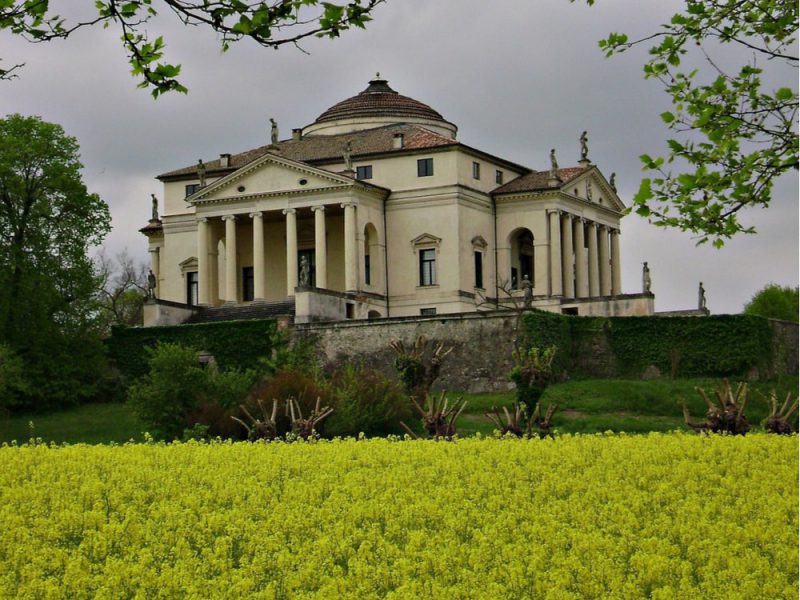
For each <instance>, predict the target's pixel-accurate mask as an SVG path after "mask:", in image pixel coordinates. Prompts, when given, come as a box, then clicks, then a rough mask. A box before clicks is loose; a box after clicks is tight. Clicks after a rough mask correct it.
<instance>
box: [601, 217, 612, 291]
mask: <svg viewBox="0 0 800 600" xmlns="http://www.w3.org/2000/svg"><path fill="white" fill-rule="evenodd" d="M599 234H600V235H599V238H600V239H599V249H600V251H599V255H600V295H601V296H610V295H611V265H610V263H609V262H608V228H607V227H606V226H605V225H600V232H599Z"/></svg>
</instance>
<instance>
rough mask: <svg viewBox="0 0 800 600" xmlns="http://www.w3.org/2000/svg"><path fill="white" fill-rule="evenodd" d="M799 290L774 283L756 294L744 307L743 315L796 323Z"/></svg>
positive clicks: (799, 301)
mask: <svg viewBox="0 0 800 600" xmlns="http://www.w3.org/2000/svg"><path fill="white" fill-rule="evenodd" d="M798 313H800V288H797V287H793V288H792V287H789V286H786V287H783V286H780V285H777V284H775V283H770V284H768V285H766V286H764V288H763V289H761V290H759V291H758V292H756V293H755V294H754V295H753V297H752V298H751V299H750V302H748V303H747V304H746V305H745V307H744V314H746V315H759V316H761V317H768V318H770V319H783V320H784V321H794V322H795V323H797V322H798Z"/></svg>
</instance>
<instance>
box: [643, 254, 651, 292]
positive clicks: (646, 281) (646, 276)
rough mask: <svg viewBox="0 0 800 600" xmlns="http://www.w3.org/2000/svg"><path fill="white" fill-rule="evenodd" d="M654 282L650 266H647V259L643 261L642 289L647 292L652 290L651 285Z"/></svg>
mask: <svg viewBox="0 0 800 600" xmlns="http://www.w3.org/2000/svg"><path fill="white" fill-rule="evenodd" d="M652 285H653V282H652V281H651V279H650V267H648V266H647V261H644V262H643V263H642V291H643V292H644V293H645V294H647V293H649V292H650V286H652Z"/></svg>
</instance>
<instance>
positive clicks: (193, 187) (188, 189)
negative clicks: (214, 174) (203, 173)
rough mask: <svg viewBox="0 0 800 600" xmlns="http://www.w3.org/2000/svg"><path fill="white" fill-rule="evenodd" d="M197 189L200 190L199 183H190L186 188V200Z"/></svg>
mask: <svg viewBox="0 0 800 600" xmlns="http://www.w3.org/2000/svg"><path fill="white" fill-rule="evenodd" d="M199 189H200V184H199V183H190V184H189V185H187V186H186V197H187V198H188V197H189V196H191V195H192V194H194V193H195V192H196V191H197V190H199Z"/></svg>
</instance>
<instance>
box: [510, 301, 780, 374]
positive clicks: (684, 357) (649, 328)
mask: <svg viewBox="0 0 800 600" xmlns="http://www.w3.org/2000/svg"><path fill="white" fill-rule="evenodd" d="M523 331H524V334H525V337H524V340H525V344H526V345H527V347H532V346H539V347H546V346H550V345H555V346H557V347H558V348H559V354H560V355H561V360H562V362H561V363H560V366H562V367H563V368H566V369H567V371H568V372H569V371H572V373H573V374H580V373H581V367H580V365H581V363H583V362H585V359H586V358H587V357H586V352H587V351H591V350H590V349H592V348H595V347H597V346H598V345H602V346H605V347H608V348H610V349H611V352H612V353H613V355H614V356H613V361H612V362H613V363H615V365H616V366H615V369H616V373H614V374H613V375H614V376H622V377H626V376H633V377H639V376H641V374H642V372H643V371H644V370H645V369H646V368H647V367H649V366H651V365H652V366H655V367H657V368H658V369H659V370H660V371H661V372H662V373H664V374H665V375H669V374H673V372H674V374H675V375H679V376H681V377H699V376H709V377H725V376H743V375H746V374H747V372H748V371H749V370H750V369H752V368H754V367H755V368H757V369H758V370H759V371H760V372H762V373H766V372H768V371H769V367H770V365H771V364H772V359H773V356H772V329H771V328H770V326H769V321H768V320H767V319H765V318H763V317H757V316H751V315H719V316H708V317H658V316H648V317H607V318H606V317H576V316H570V315H559V314H552V313H550V314H548V313H541V312H531V313H528V314H526V315H525V316H524V319H523ZM597 342H600V344H598V343H597ZM587 349H588V350H587Z"/></svg>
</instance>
